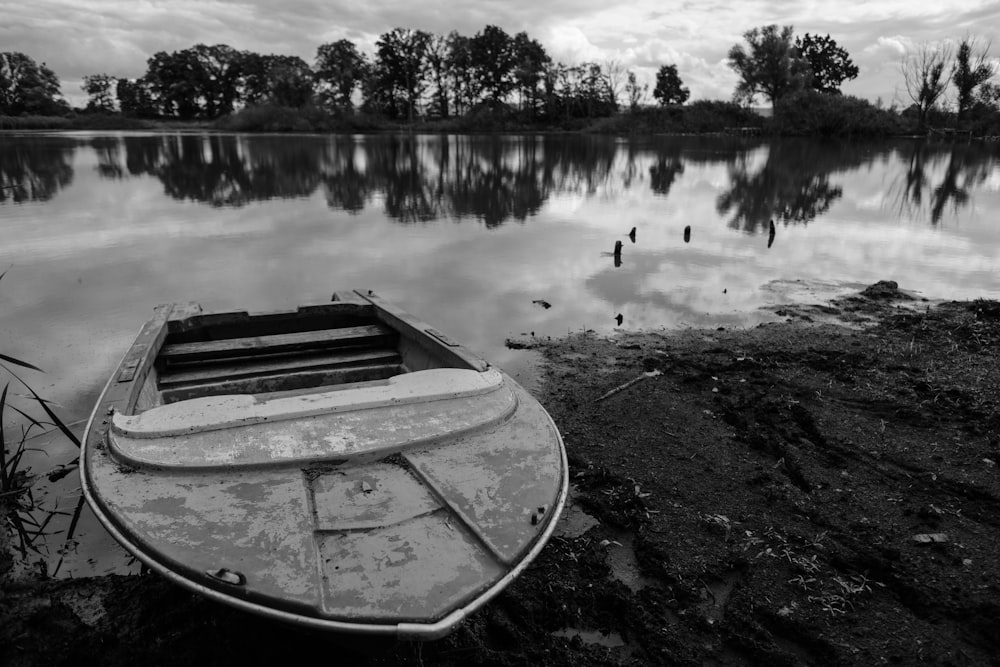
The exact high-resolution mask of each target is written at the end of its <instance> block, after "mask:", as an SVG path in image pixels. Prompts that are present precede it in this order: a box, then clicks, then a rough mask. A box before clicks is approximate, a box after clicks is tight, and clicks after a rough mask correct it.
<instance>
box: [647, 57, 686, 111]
mask: <svg viewBox="0 0 1000 667" xmlns="http://www.w3.org/2000/svg"><path fill="white" fill-rule="evenodd" d="M690 95H691V91H689V90H688V89H687V88H685V87H684V86H683V85H681V77H680V76H679V75H678V74H677V65H661V66H660V69H659V70H658V71H657V72H656V88H654V89H653V97H654V98H656V99H657V100H659V101H660V104H661V105H662V106H667V105H668V104H684V103H685V102H687V99H688V97H689V96H690Z"/></svg>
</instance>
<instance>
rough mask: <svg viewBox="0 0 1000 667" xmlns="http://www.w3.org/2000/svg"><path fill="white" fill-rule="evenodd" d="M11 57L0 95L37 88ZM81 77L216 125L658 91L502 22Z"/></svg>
mask: <svg viewBox="0 0 1000 667" xmlns="http://www.w3.org/2000/svg"><path fill="white" fill-rule="evenodd" d="M3 55H4V56H7V57H9V58H7V59H0V90H4V91H19V90H21V89H30V88H32V87H33V86H34V85H35V84H34V83H33V79H30V77H25V76H23V75H22V74H21V71H20V70H18V69H17V68H16V67H15V68H8V67H5V63H6V62H8V61H9V60H10V59H17V60H18V62H28V61H30V62H31V64H32V65H33V61H31V59H30V58H29V57H28V56H25V55H24V54H3ZM34 68H35V70H37V71H38V72H44V73H45V76H47V77H48V79H47V80H48V81H50V82H51V83H52V84H53V85H54V88H50V89H48V92H49V97H50V99H53V100H57V99H58V94H59V93H58V88H59V86H58V80H57V79H56V78H55V75H54V74H53V73H52V72H51V70H48V69H47V68H46V67H45V66H44V65H42V66H40V67H39V66H37V65H34ZM664 69H665V70H667V71H670V72H672V76H673V78H672V79H669V80H664V82H659V81H658V85H657V88H656V90H655V91H654V93H653V94H654V96H655V97H656V98H657V99H660V100H662V101H663V102H664V103H682V102H683V101H684V100H685V99H686V98H687V90H686V89H685V88H683V85H682V83H681V81H680V78H679V77H678V76H677V68H676V66H674V65H671V66H664ZM39 76H40V75H39ZM39 76H35V77H34V78H35V79H37V78H39ZM83 81H84V82H83V86H82V88H83V90H84V92H85V93H86V94H87V96H88V103H87V110H89V111H102V112H109V113H110V112H116V111H120V112H121V113H122V114H123V115H126V116H132V117H137V118H178V119H182V120H190V119H196V118H202V119H214V118H218V117H220V116H224V115H227V114H230V113H232V112H233V111H234V110H236V109H239V108H242V107H249V106H257V105H262V104H273V105H276V106H281V107H291V108H301V107H305V106H307V105H314V106H317V107H319V108H321V109H323V110H325V111H327V112H331V113H338V114H344V113H351V112H353V111H355V110H361V111H364V112H367V113H371V114H376V115H379V116H384V117H386V118H389V119H394V120H395V119H407V120H412V119H413V118H414V117H416V116H418V115H420V116H430V117H437V118H450V117H454V116H459V115H464V114H469V113H475V112H477V111H480V110H484V109H485V110H493V111H496V110H498V109H502V108H515V109H516V110H517V111H519V112H520V113H521V114H523V115H524V116H526V117H527V118H530V119H538V120H543V119H552V118H557V117H600V116H606V115H610V114H612V113H614V112H615V111H617V110H618V109H620V108H621V107H622V106H623V105H628V106H630V107H633V108H634V107H637V106H639V105H640V104H642V103H643V102H645V101H646V97H647V96H648V92H649V91H648V86H646V85H641V84H640V83H639V82H638V81H637V79H636V76H635V73H634V72H630V71H627V70H626V69H625V68H624V67H623V66H622V65H621V63H620V62H619V61H616V60H609V61H606V62H602V63H598V62H585V63H582V64H579V65H567V64H564V63H561V62H556V61H554V60H553V59H552V58H551V56H549V54H548V53H546V51H545V48H544V47H543V46H542V45H541V43H540V42H538V41H537V40H535V39H533V38H531V37H530V36H529V35H528V34H527V33H526V32H520V33H517V34H516V35H509V34H508V33H507V32H505V31H504V30H503V29H502V28H499V27H497V26H494V25H487V26H486V27H485V28H484V29H483V30H481V31H480V32H478V33H476V34H475V35H474V36H471V37H469V36H465V35H461V34H459V33H458V32H455V31H453V32H451V33H450V34H448V35H447V36H442V35H434V34H431V33H429V32H426V31H423V30H411V29H404V28H395V29H393V30H391V31H389V32H386V33H384V34H383V35H381V36H380V37H379V39H378V40H377V41H376V43H375V53H374V54H373V55H372V56H368V55H366V54H364V53H362V52H361V51H359V49H358V47H357V45H356V44H354V43H353V42H351V41H350V40H346V39H341V40H338V41H335V42H331V43H327V44H322V45H320V46H319V48H318V49H317V50H316V56H315V59H314V60H313V62H312V63H307V62H306V61H304V60H303V59H302V58H299V57H297V56H287V55H274V54H268V55H263V54H259V53H254V52H251V51H240V50H237V49H234V48H232V47H230V46H228V45H225V44H216V45H205V44H197V45H195V46H192V47H189V48H186V49H182V50H179V51H174V52H170V53H168V52H166V51H161V52H157V53H155V54H153V55H152V56H151V57H150V58H149V59H148V60H147V61H146V72H145V74H144V75H143V76H141V77H139V78H136V79H128V78H121V77H117V76H114V75H111V74H107V73H97V74H90V75H87V76H85V77H84V80H83ZM61 104H63V105H64V104H65V103H64V102H63V103H61ZM53 108H54V107H52V106H51V105H50V106H49V107H44V106H43V105H40V104H32V103H26V104H10V103H7V101H6V100H5V99H4V98H0V113H3V114H10V115H17V114H24V113H41V112H43V111H47V110H52V109H53Z"/></svg>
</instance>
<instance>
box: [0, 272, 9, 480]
mask: <svg viewBox="0 0 1000 667" xmlns="http://www.w3.org/2000/svg"><path fill="white" fill-rule="evenodd" d="M0 278H3V275H0ZM9 388H10V383H9V382H8V383H7V384H5V385H4V386H3V393H2V394H0V491H7V490H8V488H9V487H8V484H9V483H10V480H9V479H8V477H7V438H6V437H5V436H4V432H3V415H4V407H5V406H6V405H7V390H8V389H9Z"/></svg>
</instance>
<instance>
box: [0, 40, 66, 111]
mask: <svg viewBox="0 0 1000 667" xmlns="http://www.w3.org/2000/svg"><path fill="white" fill-rule="evenodd" d="M67 111H69V105H68V104H66V101H65V100H63V99H62V95H61V93H60V91H59V79H58V78H57V77H56V75H55V72H53V71H52V70H51V69H49V68H48V67H47V66H46V65H45V63H42V64H41V65H39V64H38V63H36V62H35V61H34V60H33V59H32V58H31V57H30V56H27V55H25V54H23V53H20V52H17V51H5V52H2V53H0V113H3V114H9V115H12V116H17V115H20V114H39V115H57V114H62V113H66V112H67Z"/></svg>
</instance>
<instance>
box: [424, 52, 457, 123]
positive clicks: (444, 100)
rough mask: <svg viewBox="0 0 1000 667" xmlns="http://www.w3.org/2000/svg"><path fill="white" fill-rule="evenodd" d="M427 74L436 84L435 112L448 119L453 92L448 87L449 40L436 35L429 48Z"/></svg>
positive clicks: (434, 96) (434, 95)
mask: <svg viewBox="0 0 1000 667" xmlns="http://www.w3.org/2000/svg"><path fill="white" fill-rule="evenodd" d="M427 73H428V77H429V78H430V80H431V83H433V84H434V93H433V97H432V99H433V101H432V105H433V108H434V112H435V113H437V114H438V115H440V116H441V117H442V118H447V117H448V116H449V115H450V111H451V90H450V89H449V86H448V78H449V74H450V70H449V66H448V38H447V37H442V36H440V35H435V36H434V37H432V38H431V42H430V45H429V46H428V47H427Z"/></svg>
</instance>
